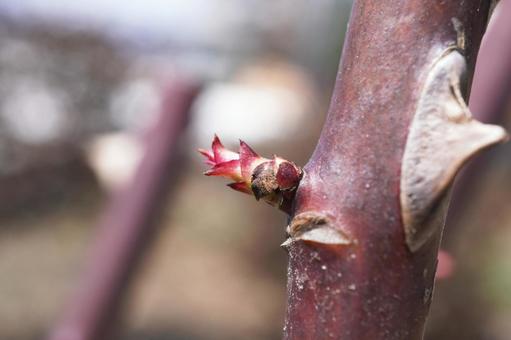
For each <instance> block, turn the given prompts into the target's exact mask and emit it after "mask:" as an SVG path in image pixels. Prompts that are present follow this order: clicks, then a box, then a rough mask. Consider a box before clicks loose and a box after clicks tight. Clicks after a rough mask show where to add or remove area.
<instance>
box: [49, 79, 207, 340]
mask: <svg viewBox="0 0 511 340" xmlns="http://www.w3.org/2000/svg"><path fill="white" fill-rule="evenodd" d="M197 91H198V88H197V87H196V86H195V85H192V84H190V83H189V82H185V81H181V80H179V81H178V80H173V81H172V82H171V83H170V84H169V85H168V86H167V87H166V88H165V92H164V98H163V105H162V110H161V113H160V116H159V119H158V121H157V123H156V125H155V126H154V128H153V130H152V131H150V133H149V134H148V138H147V139H146V141H147V144H146V149H145V155H144V157H143V159H142V162H141V163H140V165H139V167H138V169H137V171H136V174H135V176H134V179H133V180H132V182H131V184H129V185H128V186H127V187H125V188H124V189H123V190H120V191H119V192H117V193H116V194H115V195H114V196H113V197H112V198H111V200H110V202H109V204H108V206H107V207H106V209H105V211H104V212H103V215H102V216H101V218H100V220H99V225H98V227H97V229H98V232H97V236H96V241H95V243H94V244H93V246H92V249H91V252H90V254H89V262H88V266H87V267H86V269H85V271H84V273H83V275H82V277H81V279H80V280H79V282H78V287H77V291H76V293H75V295H74V296H73V298H72V299H71V301H70V303H69V305H68V306H67V309H66V310H65V311H64V314H63V317H62V319H61V320H60V322H59V323H58V324H57V325H56V327H55V328H54V330H53V331H52V333H51V335H50V339H51V340H97V339H103V338H106V337H107V334H109V332H111V331H112V330H111V328H112V324H113V323H115V321H116V319H117V316H118V312H119V305H120V302H121V298H122V297H123V295H124V292H125V290H126V287H127V285H128V284H129V282H130V279H131V277H132V276H133V273H134V270H135V267H136V264H137V262H138V261H139V260H140V258H141V256H142V254H143V250H144V249H145V248H146V247H145V246H146V245H147V243H148V241H149V240H150V239H151V237H150V236H151V235H152V234H153V231H154V229H155V228H154V227H155V222H156V221H155V220H156V218H155V217H157V216H158V215H159V213H160V212H161V209H162V208H163V206H164V203H165V198H166V196H167V194H168V191H169V190H168V189H169V188H170V184H171V183H172V182H174V181H175V179H176V177H177V175H178V171H179V169H180V168H181V166H180V164H178V161H177V154H178V142H179V140H180V137H181V136H182V134H183V131H184V129H185V125H186V122H187V117H188V112H189V110H190V105H191V103H192V101H193V98H194V97H195V95H196V93H197ZM170 189H171V188H170Z"/></svg>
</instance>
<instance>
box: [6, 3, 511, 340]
mask: <svg viewBox="0 0 511 340" xmlns="http://www.w3.org/2000/svg"><path fill="white" fill-rule="evenodd" d="M350 7H351V1H348V0H322V1H307V0H280V1H257V0H230V1H225V0H144V1H142V0H132V1H121V0H108V1H104V0H103V1H101V0H89V1H86V2H85V1H84V2H79V1H76V2H70V1H64V0H16V1H10V0H0V339H12V340H21V339H42V338H44V337H45V336H46V335H47V334H48V333H49V332H50V330H51V329H52V327H54V325H55V323H56V322H57V321H58V320H59V319H60V318H61V316H62V313H64V311H65V306H66V302H67V301H69V298H70V297H71V296H72V294H73V291H74V290H75V286H76V285H77V283H78V282H79V280H80V279H81V276H80V274H81V273H83V270H84V268H85V267H86V262H87V258H88V255H87V254H88V253H87V252H88V249H90V246H91V242H93V241H94V235H95V232H96V231H97V224H98V219H99V216H100V215H101V213H102V211H103V210H104V208H105V205H106V204H107V202H108V200H109V199H110V197H112V196H111V195H112V194H113V193H115V192H117V190H120V188H122V187H123V186H124V185H126V184H127V183H129V181H130V179H131V178H132V175H133V173H134V169H135V168H136V166H137V164H138V163H139V161H140V158H141V156H142V154H143V151H144V140H146V138H149V137H150V136H149V137H148V132H147V131H150V130H149V129H150V128H151V126H153V125H154V124H155V122H157V121H158V116H159V114H160V113H161V112H163V111H164V106H165V105H164V98H165V91H166V86H167V85H168V84H169V83H172V81H173V80H174V79H176V78H177V77H180V76H183V75H184V76H186V77H188V78H190V79H193V80H194V81H195V82H198V83H201V84H203V86H202V88H201V90H200V93H199V94H198V96H197V97H196V98H195V100H194V102H193V106H192V110H191V116H190V117H189V124H188V126H187V129H186V131H185V132H184V135H183V137H182V138H181V141H180V143H179V150H180V153H181V158H180V160H179V162H174V163H173V164H172V166H173V167H179V171H178V175H176V176H177V178H175V179H174V181H173V182H172V187H171V188H169V189H170V191H171V199H170V200H168V202H167V203H166V205H165V207H164V213H163V214H162V216H161V217H160V218H159V220H158V223H157V224H158V230H157V233H156V235H154V236H155V237H153V238H152V241H151V242H150V243H149V246H148V247H147V251H146V252H145V253H144V256H143V257H142V259H141V261H140V262H139V265H138V270H137V271H136V273H135V275H134V276H133V280H132V281H131V283H130V285H129V287H128V293H127V295H126V299H125V301H124V303H123V305H122V316H121V319H120V321H119V322H118V326H117V328H118V331H117V332H116V334H115V336H114V335H112V338H115V339H123V340H124V339H130V340H131V339H133V340H135V339H280V338H281V333H282V324H283V318H284V312H285V300H286V298H285V294H286V261H287V259H286V254H285V252H284V251H283V250H282V249H281V248H280V247H279V245H280V243H281V242H282V241H283V240H284V225H285V223H286V217H285V215H284V214H283V213H280V212H278V211H276V210H275V209H273V208H271V207H269V206H265V205H264V204H257V203H256V202H255V201H254V200H253V199H252V198H251V197H249V196H243V195H240V194H238V193H236V192H234V191H232V190H226V189H225V187H224V186H223V183H222V180H211V179H208V178H206V177H204V176H202V171H204V170H205V166H204V165H203V164H202V160H201V157H199V155H198V154H197V153H196V151H195V150H196V148H197V147H203V148H207V147H208V146H209V145H210V143H211V139H212V136H213V134H214V133H218V134H219V136H220V137H221V138H222V140H223V141H224V142H225V144H226V146H228V147H231V148H233V149H236V148H237V141H238V138H243V139H244V140H245V141H246V142H248V143H249V144H250V145H251V146H252V147H254V149H256V150H257V151H258V152H260V153H261V154H262V155H265V156H271V155H272V154H273V153H275V154H278V155H280V156H283V157H285V158H287V159H291V160H294V161H295V162H296V163H297V164H299V165H304V164H305V162H306V161H307V159H308V158H309V156H310V154H311V153H312V151H313V148H314V146H315V143H316V140H317V137H318V135H319V132H320V129H321V126H322V123H323V119H324V115H325V112H326V110H327V108H328V103H329V97H330V93H331V90H332V86H333V84H334V81H335V75H336V70H337V64H338V60H339V55H340V51H341V47H342V46H341V45H342V41H343V39H344V32H345V29H346V26H347V20H348V17H349V13H350ZM508 111H509V110H508ZM506 121H507V123H508V124H507V126H508V127H509V125H510V124H509V114H508V115H507V120H506ZM149 135H150V133H149ZM510 154H511V146H509V145H504V146H500V147H498V148H496V149H495V150H494V151H492V152H491V153H489V154H488V155H487V158H488V162H487V166H486V167H485V168H484V169H482V170H481V171H480V173H479V174H478V176H477V180H476V181H474V182H470V183H469V185H470V187H468V188H466V192H467V196H468V198H467V199H466V201H464V202H463V207H462V208H461V209H458V211H459V213H458V214H456V218H453V219H451V221H450V223H449V225H448V226H447V231H446V238H445V244H446V245H445V247H446V248H447V249H448V250H449V251H450V253H451V255H452V257H453V258H454V262H455V265H454V268H455V269H454V271H453V273H452V274H451V276H450V277H449V278H447V279H444V280H442V281H441V282H439V283H438V284H437V286H436V291H435V299H434V303H433V308H432V315H431V318H430V322H429V324H428V335H427V338H428V339H495V340H504V339H511V293H510V292H511V262H510V261H509V259H510V256H511V251H510V249H511V248H510V247H509V244H511V209H510V206H509V202H510V199H511V181H509V178H510V172H511V161H510V159H511V158H510V157H509V155H510ZM465 185H466V184H465ZM450 228H452V229H453V230H454V229H456V233H455V234H454V232H453V235H452V236H451V235H450V234H449V229H450Z"/></svg>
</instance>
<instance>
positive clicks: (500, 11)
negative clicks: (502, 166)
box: [446, 0, 511, 243]
mask: <svg viewBox="0 0 511 340" xmlns="http://www.w3.org/2000/svg"><path fill="white" fill-rule="evenodd" d="M493 15H494V16H493V17H492V20H491V21H490V25H489V26H488V31H487V32H486V34H485V37H484V38H483V41H482V44H481V50H480V52H479V56H478V58H477V64H476V69H475V74H474V81H473V84H472V92H471V94H470V102H469V106H470V110H471V111H472V114H473V115H474V117H475V118H476V119H477V120H479V121H481V122H484V123H493V124H503V123H504V119H505V117H506V113H507V110H508V109H509V104H510V98H511V20H510V19H509V18H511V1H510V0H501V1H500V2H499V3H498V5H497V8H496V10H495V12H494V14H493ZM491 156H492V153H491V152H490V153H489V154H484V155H480V156H478V157H477V158H476V159H474V161H473V162H471V163H470V165H469V166H468V167H467V168H466V169H465V170H464V171H463V173H462V174H460V176H459V179H458V180H457V181H456V185H455V188H454V192H453V197H452V204H451V209H449V217H448V222H447V225H448V228H447V229H446V241H447V243H449V241H450V238H451V235H452V234H453V232H454V229H456V228H454V229H452V227H454V226H456V221H457V220H459V218H460V217H461V215H462V214H463V212H464V211H465V209H466V207H467V204H468V202H469V201H470V200H471V199H472V198H473V197H474V195H473V194H472V192H473V188H474V184H473V183H474V180H475V179H476V178H477V177H480V176H482V175H483V172H484V171H485V166H486V165H487V164H488V160H489V159H490V158H491ZM453 237H454V235H453Z"/></svg>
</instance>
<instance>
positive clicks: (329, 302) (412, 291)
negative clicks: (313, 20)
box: [284, 0, 489, 340]
mask: <svg viewBox="0 0 511 340" xmlns="http://www.w3.org/2000/svg"><path fill="white" fill-rule="evenodd" d="M488 9H489V1H483V0H449V1H442V0H389V1H369V0H358V1H355V3H354V7H353V12H352V17H351V20H350V25H349V30H348V33H347V38H346V42H345V46H344V51H343V56H342V59H341V63H340V67H339V74H338V77H337V82H336V86H335V89H334V92H333V95H332V101H331V106H330V109H329V113H328V117H327V119H326V122H325V125H324V128H323V131H322V133H321V137H320V140H319V143H318V145H317V148H316V150H315V152H314V154H313V155H312V158H311V159H310V161H309V162H308V164H307V165H306V166H305V176H304V178H303V180H302V183H301V185H300V187H299V189H298V192H297V195H296V201H295V209H294V216H296V215H298V214H303V213H311V214H317V215H318V216H323V217H322V218H323V219H325V220H326V221H327V222H321V223H328V224H329V225H330V226H332V227H333V228H335V229H336V230H338V231H339V232H340V233H342V234H343V235H346V237H347V238H348V239H349V240H350V241H349V242H348V243H347V244H325V243H321V242H308V241H303V240H296V241H294V242H291V243H290V244H289V245H288V246H287V249H288V251H289V257H290V262H289V269H288V294H289V297H288V310H287V316H286V325H285V329H284V338H286V339H344V340H348V339H354V340H360V339H370V340H377V339H406V340H413V339H421V338H422V334H423V331H424V325H425V322H426V317H427V314H428V310H429V305H430V301H431V294H432V287H433V280H434V274H435V267H436V258H437V251H438V245H439V241H440V236H439V234H438V235H437V236H435V237H434V238H433V239H432V240H431V241H430V242H427V243H426V244H425V245H424V246H423V247H421V248H420V249H419V250H418V251H416V252H412V251H410V250H409V248H408V247H407V244H406V242H405V233H404V226H403V221H402V217H401V216H402V211H401V205H400V179H401V177H400V176H401V166H402V159H403V154H404V150H405V145H406V142H407V137H408V134H409V129H410V124H411V122H412V119H413V117H414V114H415V112H416V109H417V105H418V100H419V97H420V95H421V90H422V88H423V84H424V82H425V78H426V77H427V75H428V72H429V70H430V69H431V67H432V65H433V63H434V61H435V60H438V59H439V58H440V57H441V56H442V54H443V53H445V51H446V50H447V49H448V48H449V47H450V46H453V45H460V43H461V44H463V45H464V51H462V53H464V55H465V57H466V60H467V62H468V72H467V75H468V77H471V75H472V73H473V67H474V63H475V57H476V55H477V51H478V48H479V44H480V40H481V37H482V35H483V32H484V29H485V25H486V20H487V16H488ZM453 18H454V20H453ZM459 24H461V26H460V25H459ZM455 26H457V27H455ZM460 28H461V29H460ZM460 39H463V40H461V41H460ZM302 216H303V215H302ZM292 223H293V222H292Z"/></svg>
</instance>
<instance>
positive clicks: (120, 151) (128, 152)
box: [86, 132, 144, 191]
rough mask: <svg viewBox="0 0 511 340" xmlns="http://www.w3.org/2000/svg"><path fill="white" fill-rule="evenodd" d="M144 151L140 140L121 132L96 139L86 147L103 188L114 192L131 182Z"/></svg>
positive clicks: (88, 158)
mask: <svg viewBox="0 0 511 340" xmlns="http://www.w3.org/2000/svg"><path fill="white" fill-rule="evenodd" d="M143 150H144V147H143V145H142V143H141V141H140V139H139V138H136V137H135V136H134V135H133V134H128V133H122V132H119V133H109V134H105V135H101V136H98V137H96V138H94V139H93V140H92V141H91V142H90V143H89V145H88V146H87V147H86V154H87V160H88V162H89V165H90V166H91V168H92V170H93V171H94V173H95V174H96V176H97V178H98V179H99V182H100V184H101V186H103V187H104V188H106V189H107V190H109V191H113V190H115V189H118V188H121V187H122V186H123V185H125V184H127V183H128V182H129V181H130V180H131V178H132V177H133V175H134V174H135V171H136V168H137V166H138V164H139V163H140V160H141V159H142V156H143Z"/></svg>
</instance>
